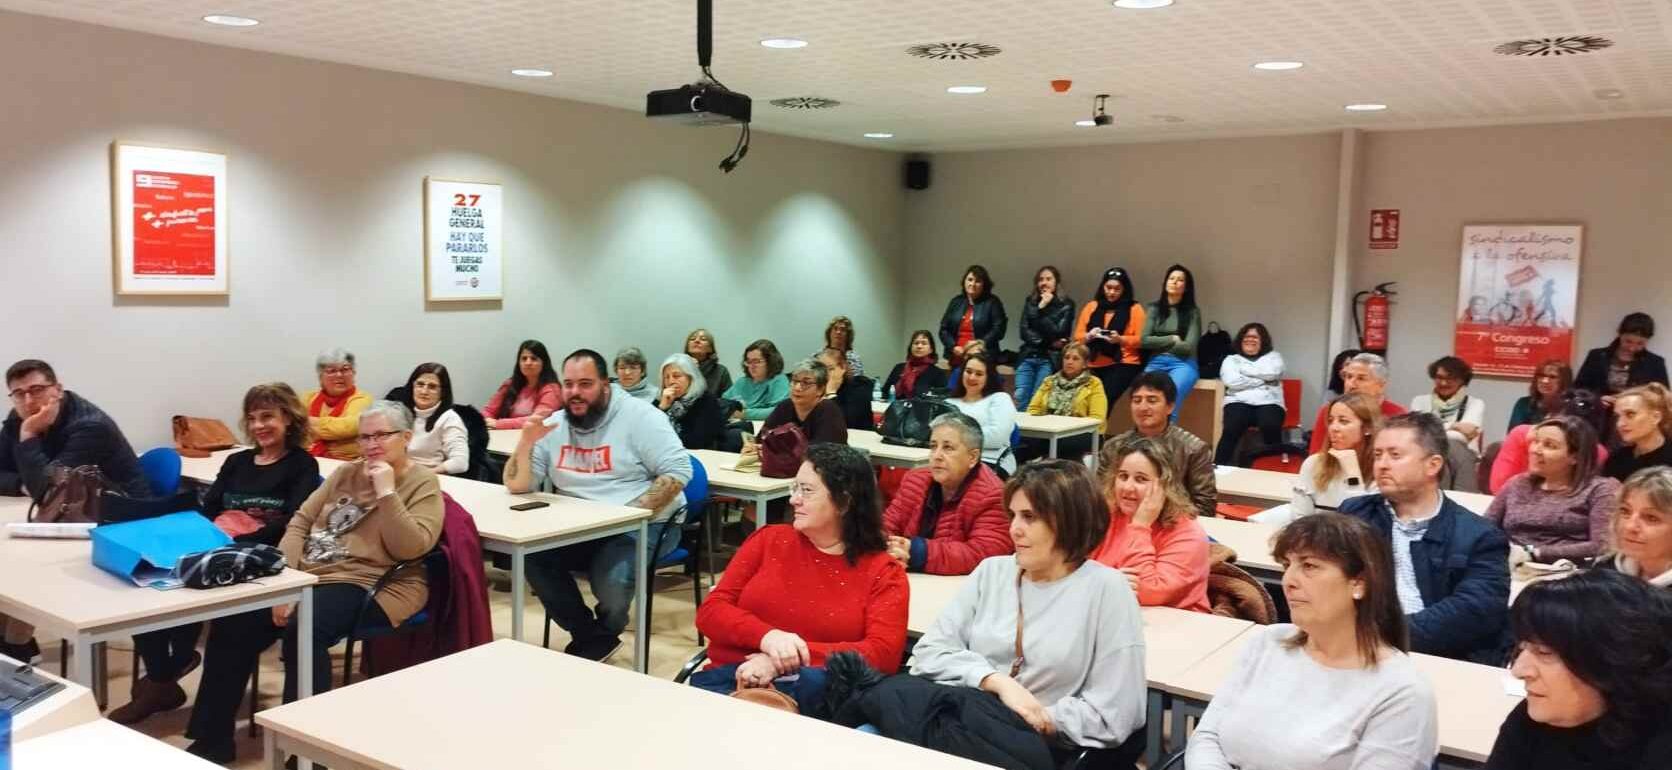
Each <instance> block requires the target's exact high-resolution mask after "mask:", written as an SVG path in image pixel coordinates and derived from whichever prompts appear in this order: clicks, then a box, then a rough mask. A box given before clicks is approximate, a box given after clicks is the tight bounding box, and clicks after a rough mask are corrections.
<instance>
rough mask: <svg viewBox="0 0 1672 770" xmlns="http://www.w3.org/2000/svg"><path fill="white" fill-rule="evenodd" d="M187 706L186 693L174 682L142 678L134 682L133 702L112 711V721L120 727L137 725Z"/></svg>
mask: <svg viewBox="0 0 1672 770" xmlns="http://www.w3.org/2000/svg"><path fill="white" fill-rule="evenodd" d="M184 705H186V691H185V690H183V689H181V688H180V684H179V683H178V682H174V681H168V682H158V681H155V680H152V679H147V678H143V677H142V678H140V679H138V680H135V681H134V689H133V700H130V701H128V702H127V703H126V704H124V705H123V706H122V707H121V708H117V709H113V710H111V712H110V714H109V715H108V716H109V717H110V721H112V722H115V723H117V724H120V725H131V724H137V723H139V722H142V721H144V720H145V718H146V717H149V716H151V715H152V714H156V713H159V712H163V711H173V710H174V709H177V708H180V707H181V706H184Z"/></svg>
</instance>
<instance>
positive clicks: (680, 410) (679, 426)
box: [668, 396, 692, 437]
mask: <svg viewBox="0 0 1672 770" xmlns="http://www.w3.org/2000/svg"><path fill="white" fill-rule="evenodd" d="M691 400H692V399H691V397H690V396H686V397H684V398H676V399H674V400H673V403H670V404H668V422H671V423H673V432H674V433H676V434H678V435H680V436H682V437H683V436H684V435H685V412H686V411H688V410H689V409H690V408H691Z"/></svg>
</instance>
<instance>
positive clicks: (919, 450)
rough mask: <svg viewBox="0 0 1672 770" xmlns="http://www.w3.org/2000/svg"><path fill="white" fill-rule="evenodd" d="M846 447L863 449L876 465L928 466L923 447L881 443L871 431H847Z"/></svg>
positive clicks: (927, 456) (926, 453) (880, 437)
mask: <svg viewBox="0 0 1672 770" xmlns="http://www.w3.org/2000/svg"><path fill="white" fill-rule="evenodd" d="M848 446H851V447H854V448H855V449H863V450H865V452H866V454H869V455H870V456H871V462H872V463H874V464H876V465H887V466H890V467H894V468H908V469H909V468H921V467H923V466H925V465H928V464H929V450H928V449H927V448H924V447H913V446H900V445H897V444H885V443H883V440H882V436H881V435H879V434H878V433H877V432H876V431H873V430H854V429H852V428H849V429H848Z"/></svg>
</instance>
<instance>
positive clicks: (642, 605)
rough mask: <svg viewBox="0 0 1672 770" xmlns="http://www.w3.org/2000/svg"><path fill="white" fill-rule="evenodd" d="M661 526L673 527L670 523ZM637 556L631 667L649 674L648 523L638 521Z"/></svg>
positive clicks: (634, 582) (634, 563) (634, 566)
mask: <svg viewBox="0 0 1672 770" xmlns="http://www.w3.org/2000/svg"><path fill="white" fill-rule="evenodd" d="M663 526H673V525H672V523H671V522H670V523H668V524H664V525H663ZM638 540H639V542H638V554H637V556H636V557H635V560H634V562H633V568H634V569H635V570H636V571H635V572H634V573H633V574H634V576H635V577H636V578H637V579H636V580H634V581H633V601H634V603H635V605H636V606H637V609H636V610H635V612H636V613H637V615H636V616H635V617H636V622H637V627H636V628H634V629H633V667H634V668H636V669H638V671H639V673H641V674H646V673H649V672H650V613H649V612H648V609H649V607H648V606H647V605H648V604H649V597H650V570H649V567H650V556H649V551H650V544H649V542H647V541H649V540H650V522H649V521H648V520H640V521H639V538H638Z"/></svg>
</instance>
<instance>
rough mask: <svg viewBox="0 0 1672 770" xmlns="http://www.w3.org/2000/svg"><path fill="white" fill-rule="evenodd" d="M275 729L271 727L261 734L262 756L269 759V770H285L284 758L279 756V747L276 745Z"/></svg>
mask: <svg viewBox="0 0 1672 770" xmlns="http://www.w3.org/2000/svg"><path fill="white" fill-rule="evenodd" d="M273 732H274V731H273V728H271V727H269V728H267V729H266V730H263V731H262V733H261V751H262V755H263V756H265V757H267V768H268V770H284V757H283V756H280V754H279V747H278V745H277V744H275V743H274V736H273Z"/></svg>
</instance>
